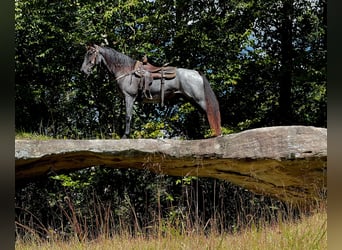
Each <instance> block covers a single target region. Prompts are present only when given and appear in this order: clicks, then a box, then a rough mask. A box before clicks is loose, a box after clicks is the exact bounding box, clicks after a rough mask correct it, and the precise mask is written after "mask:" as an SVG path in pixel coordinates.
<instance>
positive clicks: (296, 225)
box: [15, 207, 327, 250]
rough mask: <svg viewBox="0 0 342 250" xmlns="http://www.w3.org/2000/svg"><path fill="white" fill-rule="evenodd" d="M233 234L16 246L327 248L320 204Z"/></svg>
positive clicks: (324, 215)
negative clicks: (299, 214)
mask: <svg viewBox="0 0 342 250" xmlns="http://www.w3.org/2000/svg"><path fill="white" fill-rule="evenodd" d="M260 223H261V225H258V226H256V225H254V224H252V225H251V226H250V227H249V228H244V229H243V230H241V231H239V232H235V233H221V234H219V233H217V232H214V231H212V232H210V233H209V234H208V233H203V231H201V232H194V230H193V231H192V232H188V233H187V234H179V233H178V232H175V231H174V228H172V227H171V226H170V228H167V227H166V228H164V230H166V231H167V233H166V234H164V235H162V236H157V235H153V236H146V235H145V236H144V235H136V236H132V235H131V234H130V233H129V232H127V233H124V232H122V233H121V234H120V235H114V236H112V237H105V236H101V237H99V238H97V239H95V240H82V239H79V238H78V237H76V238H72V239H70V240H69V241H62V240H58V239H55V238H51V239H50V240H47V241H46V240H44V241H42V240H34V239H31V240H29V241H25V240H24V239H22V238H20V239H18V240H17V242H16V244H15V247H16V249H18V250H21V249H27V250H29V249H52V250H54V249H89V250H90V249H92V250H97V249H99V250H104V249H123V250H126V249H137V250H138V249H139V250H140V249H170V250H173V249H175V250H176V249H177V250H178V249H234V250H235V249H246V250H247V249H248V250H249V249H260V250H263V249H271V250H272V249H274V250H278V249H289V250H290V249H291V250H295V249H298V250H306V249H307V250H314V249H327V213H326V208H325V207H322V208H320V209H319V210H317V211H315V212H314V213H313V214H311V215H309V216H308V215H305V216H303V218H302V219H300V220H296V221H294V220H288V221H284V222H279V223H277V224H270V223H268V222H265V221H264V222H260Z"/></svg>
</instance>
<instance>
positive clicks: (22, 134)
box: [15, 132, 53, 140]
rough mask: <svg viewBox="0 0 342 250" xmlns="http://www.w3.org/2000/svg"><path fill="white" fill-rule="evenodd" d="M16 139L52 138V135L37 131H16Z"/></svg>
mask: <svg viewBox="0 0 342 250" xmlns="http://www.w3.org/2000/svg"><path fill="white" fill-rule="evenodd" d="M15 139H16V140H52V139H53V137H51V136H47V135H42V134H37V133H27V132H16V133H15Z"/></svg>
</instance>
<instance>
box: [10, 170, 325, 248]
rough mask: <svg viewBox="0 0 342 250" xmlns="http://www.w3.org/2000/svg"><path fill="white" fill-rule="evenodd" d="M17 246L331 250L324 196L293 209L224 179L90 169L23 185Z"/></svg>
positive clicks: (18, 200)
mask: <svg viewBox="0 0 342 250" xmlns="http://www.w3.org/2000/svg"><path fill="white" fill-rule="evenodd" d="M15 204H16V219H15V225H16V227H15V229H16V231H15V233H16V249H310V250H311V249H326V245H327V235H326V232H327V225H326V221H327V215H326V211H327V210H326V197H325V198H324V197H322V199H321V200H317V201H316V202H312V203H311V204H310V205H308V204H306V206H295V205H293V204H287V203H284V202H281V201H278V200H274V199H271V198H269V197H264V196H261V195H256V194H253V193H251V192H249V191H248V190H245V189H243V188H241V187H237V186H234V185H232V184H231V183H229V182H226V181H220V180H213V179H206V178H197V177H191V176H187V177H183V178H179V177H169V176H161V175H155V174H153V173H151V172H149V171H137V170H113V169H102V168H89V169H85V170H82V171H79V172H74V173H72V174H61V175H56V176H51V177H50V178H49V179H47V180H45V181H42V182H41V183H39V182H38V181H36V182H31V183H22V184H20V183H17V187H16V200H15Z"/></svg>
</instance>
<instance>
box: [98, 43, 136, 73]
mask: <svg viewBox="0 0 342 250" xmlns="http://www.w3.org/2000/svg"><path fill="white" fill-rule="evenodd" d="M101 48H102V49H103V50H104V51H105V53H102V55H103V56H104V57H105V58H106V60H107V62H108V63H109V64H110V65H112V66H114V67H116V68H121V67H123V68H126V67H133V66H134V64H135V61H136V60H134V59H132V58H130V57H129V56H126V55H124V54H122V53H120V52H118V51H116V50H115V49H112V48H110V47H102V46H101Z"/></svg>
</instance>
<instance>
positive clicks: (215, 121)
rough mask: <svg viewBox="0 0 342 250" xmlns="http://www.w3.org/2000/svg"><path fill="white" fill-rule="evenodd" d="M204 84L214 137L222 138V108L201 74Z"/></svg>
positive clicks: (209, 119)
mask: <svg viewBox="0 0 342 250" xmlns="http://www.w3.org/2000/svg"><path fill="white" fill-rule="evenodd" d="M201 76H202V78H203V83H204V94H205V102H206V113H207V117H208V121H209V125H210V128H211V129H212V130H213V132H214V133H213V135H214V136H220V135H221V134H222V132H221V114H220V106H219V103H218V101H217V98H216V96H215V93H214V91H213V90H212V88H211V87H210V83H209V81H208V79H207V78H206V77H205V75H204V74H202V73H201Z"/></svg>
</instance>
